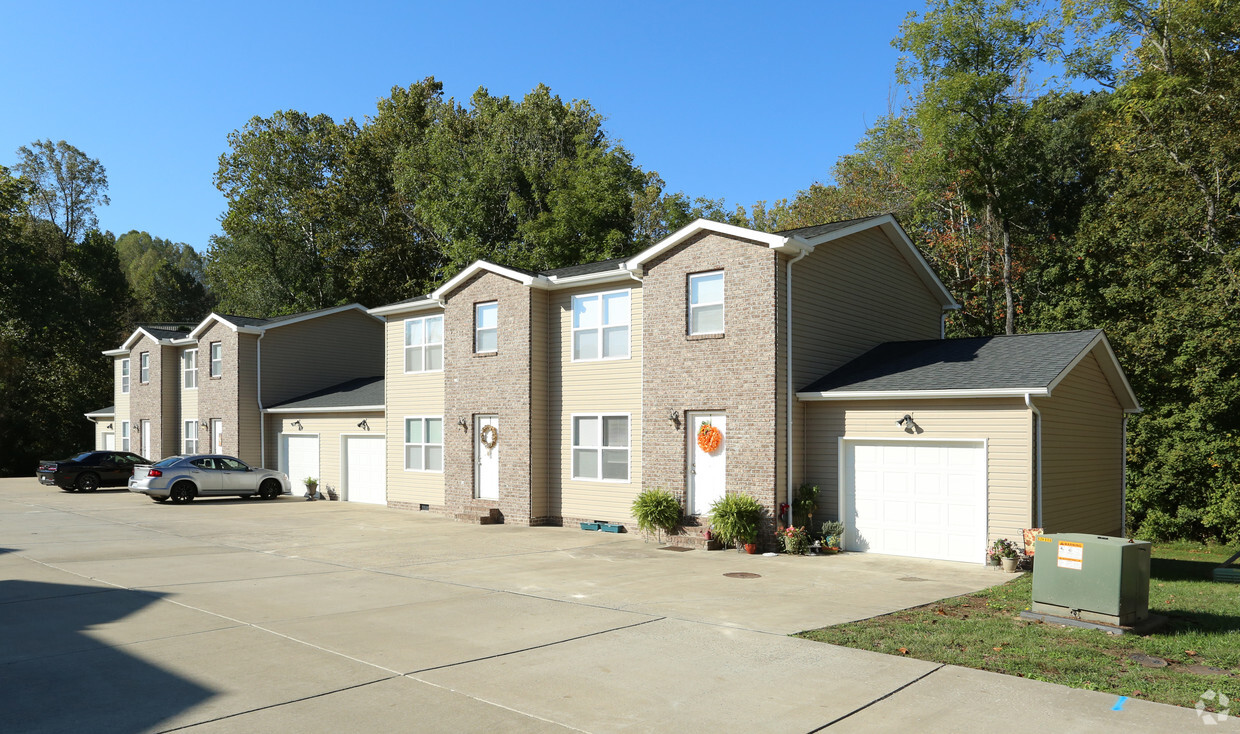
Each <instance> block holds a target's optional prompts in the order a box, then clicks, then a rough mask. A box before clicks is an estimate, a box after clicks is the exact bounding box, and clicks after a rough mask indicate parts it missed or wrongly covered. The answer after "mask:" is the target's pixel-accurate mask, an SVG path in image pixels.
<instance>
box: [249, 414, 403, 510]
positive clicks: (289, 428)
mask: <svg viewBox="0 0 1240 734" xmlns="http://www.w3.org/2000/svg"><path fill="white" fill-rule="evenodd" d="M267 418H268V421H269V423H268V425H269V428H270V430H271V431H272V432H273V433H274V435H275V445H274V447H268V449H267V455H268V456H269V457H271V458H270V460H269V463H270V464H271V468H277V467H278V468H279V469H280V470H281V471H285V466H286V464H285V457H284V456H283V455H282V451H283V447H282V444H283V439H282V438H281V435H282V434H288V435H291V436H307V435H313V436H317V437H318V439H319V468H318V472H317V474H315V476H316V477H317V478H318V480H319V491H320V492H322V493H323V495H324V496H327V487H328V486H331V488H332V489H334V490H336V491H337V492H340V491H341V487H343V486H344V477H343V476H342V475H341V461H340V455H341V452H342V451H343V450H344V448H343V447H344V437H345V436H370V437H372V438H373V437H383V433H382V432H381V431H378V430H372V431H363V430H362V429H360V428H358V427H357V424H358V423H360V422H362V420H365V421H366V422H367V423H368V424H369V425H371V426H373V427H374V428H375V429H378V428H379V426H382V425H383V413H382V412H381V411H358V412H356V413H274V414H268V416H267ZM294 421H300V422H301V428H300V430H299V429H298V427H297V426H294V425H293V422H294ZM303 479H305V477H289V481H290V482H291V483H292V485H293V494H302V493H303V492H304V491H305V484H304V483H303V482H302V480H303Z"/></svg>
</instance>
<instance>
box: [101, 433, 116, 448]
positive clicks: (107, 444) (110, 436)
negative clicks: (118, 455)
mask: <svg viewBox="0 0 1240 734" xmlns="http://www.w3.org/2000/svg"><path fill="white" fill-rule="evenodd" d="M115 448H116V434H115V433H105V434H103V450H104V451H112V450H114V449H115Z"/></svg>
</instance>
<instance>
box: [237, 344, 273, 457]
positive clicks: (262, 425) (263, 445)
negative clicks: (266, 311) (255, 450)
mask: <svg viewBox="0 0 1240 734" xmlns="http://www.w3.org/2000/svg"><path fill="white" fill-rule="evenodd" d="M264 336H267V332H266V331H260V332H258V341H257V342H256V343H255V349H256V350H257V352H258V355H257V357H258V360H257V361H258V369H257V370H256V372H257V376H256V378H255V379H256V380H257V382H258V385H257V388H258V390H257V393H256V397H257V398H258V445H259V447H260V448H259V457H260V459H261V460H260V461H259V465H260V466H262V467H263V468H266V467H267V419H265V418H263V337H264ZM237 430H238V431H240V430H241V426H237ZM238 449H240V446H238Z"/></svg>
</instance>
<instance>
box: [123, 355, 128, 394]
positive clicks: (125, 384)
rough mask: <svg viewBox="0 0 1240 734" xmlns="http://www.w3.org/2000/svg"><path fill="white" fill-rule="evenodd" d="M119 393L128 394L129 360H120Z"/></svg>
mask: <svg viewBox="0 0 1240 734" xmlns="http://www.w3.org/2000/svg"><path fill="white" fill-rule="evenodd" d="M121 392H122V393H127V392H129V360H128V359H122V360H121Z"/></svg>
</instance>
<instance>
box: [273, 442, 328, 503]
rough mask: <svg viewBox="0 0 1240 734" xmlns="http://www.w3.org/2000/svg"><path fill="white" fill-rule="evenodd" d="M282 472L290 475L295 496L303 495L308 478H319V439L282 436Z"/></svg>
mask: <svg viewBox="0 0 1240 734" xmlns="http://www.w3.org/2000/svg"><path fill="white" fill-rule="evenodd" d="M280 471H282V472H284V473H285V474H287V475H288V482H289V484H290V485H292V492H293V494H303V493H304V491H305V490H304V487H305V486H306V477H314V478H315V479H318V480H319V481H320V482H322V481H323V480H324V479H325V478H324V477H320V476H319V437H318V436H317V435H315V434H300V433H282V434H280Z"/></svg>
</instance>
